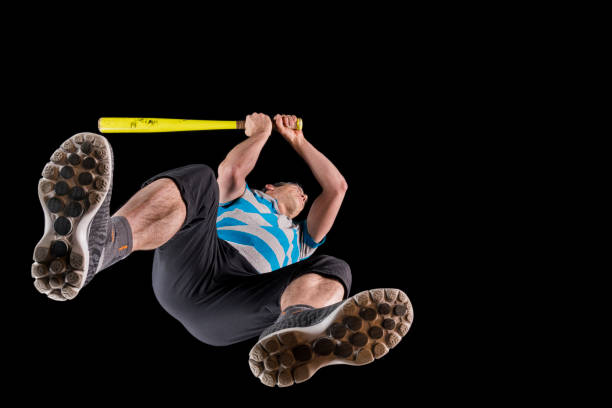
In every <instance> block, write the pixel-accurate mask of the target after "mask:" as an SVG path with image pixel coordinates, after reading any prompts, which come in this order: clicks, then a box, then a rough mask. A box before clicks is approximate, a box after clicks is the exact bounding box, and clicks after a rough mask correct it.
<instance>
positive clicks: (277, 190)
mask: <svg viewBox="0 0 612 408" xmlns="http://www.w3.org/2000/svg"><path fill="white" fill-rule="evenodd" d="M266 189H267V191H266V194H268V195H269V196H272V197H274V198H276V200H277V201H278V205H279V207H280V210H281V213H284V214H285V215H286V216H287V217H289V218H295V217H297V216H298V214H299V213H300V212H302V210H303V209H304V207H305V206H306V202H307V201H308V196H307V195H306V194H305V193H304V190H302V188H301V187H300V186H297V185H295V184H283V185H282V186H279V187H274V186H273V185H271V184H267V185H266Z"/></svg>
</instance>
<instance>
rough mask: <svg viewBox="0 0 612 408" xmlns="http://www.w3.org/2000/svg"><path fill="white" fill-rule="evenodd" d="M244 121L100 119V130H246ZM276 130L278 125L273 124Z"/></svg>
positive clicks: (299, 128) (128, 131)
mask: <svg viewBox="0 0 612 408" xmlns="http://www.w3.org/2000/svg"><path fill="white" fill-rule="evenodd" d="M303 124H304V122H303V121H302V119H301V118H298V120H297V123H296V127H295V128H294V129H297V130H301V129H302V127H303ZM244 125H245V121H244V120H197V119H164V118H100V119H99V120H98V129H99V130H100V132H102V133H158V132H187V131H194V130H222V129H244ZM272 126H273V128H274V129H276V125H275V124H274V122H272Z"/></svg>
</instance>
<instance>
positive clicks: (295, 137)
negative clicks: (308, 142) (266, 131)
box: [274, 114, 304, 144]
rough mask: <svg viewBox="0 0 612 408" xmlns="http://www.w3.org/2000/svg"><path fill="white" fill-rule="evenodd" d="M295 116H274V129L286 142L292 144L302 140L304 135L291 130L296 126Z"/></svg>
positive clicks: (298, 131) (299, 131)
mask: <svg viewBox="0 0 612 408" xmlns="http://www.w3.org/2000/svg"><path fill="white" fill-rule="evenodd" d="M297 120H298V118H297V116H295V115H281V114H277V115H276V116H274V123H275V124H276V129H277V130H278V132H279V133H280V134H281V135H282V136H283V137H284V138H285V140H286V141H288V142H289V143H291V144H293V143H296V142H299V141H301V140H302V139H304V133H303V132H302V131H301V130H295V129H292V128H294V127H296V125H297Z"/></svg>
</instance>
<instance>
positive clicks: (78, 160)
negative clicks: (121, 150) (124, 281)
mask: <svg viewBox="0 0 612 408" xmlns="http://www.w3.org/2000/svg"><path fill="white" fill-rule="evenodd" d="M42 176H43V178H41V179H40V181H39V182H38V198H39V200H40V204H41V206H42V208H43V212H44V216H45V231H44V234H43V236H42V238H41V239H40V241H39V242H38V244H37V245H36V248H35V249H34V261H35V262H34V264H32V277H33V278H34V279H35V280H34V287H35V288H36V289H37V290H38V291H39V292H41V293H44V294H46V295H47V296H48V297H49V298H51V299H53V300H67V299H72V298H74V297H75V296H76V295H77V294H78V293H79V290H81V289H82V288H83V287H84V286H85V285H87V284H88V283H89V282H90V281H91V279H92V278H93V277H94V275H95V274H96V272H97V271H98V266H99V265H102V258H103V249H104V244H105V242H106V237H107V228H108V224H109V218H110V215H109V205H110V198H111V191H112V186H113V150H112V148H111V146H110V144H109V143H108V140H106V138H105V137H103V136H100V135H96V134H93V133H78V134H76V135H74V136H72V137H71V138H70V139H68V140H66V141H65V142H64V143H62V145H61V147H60V148H59V149H57V150H56V151H55V152H54V153H53V155H52V156H51V161H50V162H49V163H47V164H46V165H45V168H44V169H43V171H42Z"/></svg>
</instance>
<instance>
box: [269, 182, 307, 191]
mask: <svg viewBox="0 0 612 408" xmlns="http://www.w3.org/2000/svg"><path fill="white" fill-rule="evenodd" d="M285 184H295V185H296V186H298V187H299V188H301V189H302V191H304V187H303V186H302V185H301V184H300V183H298V182H297V181H279V182H278V183H274V184H272V185H273V186H274V187H280V186H284V185H285ZM262 191H263V192H264V193H265V192H266V191H268V190H267V189H266V187H265V186H264V188H263V190H262Z"/></svg>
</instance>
